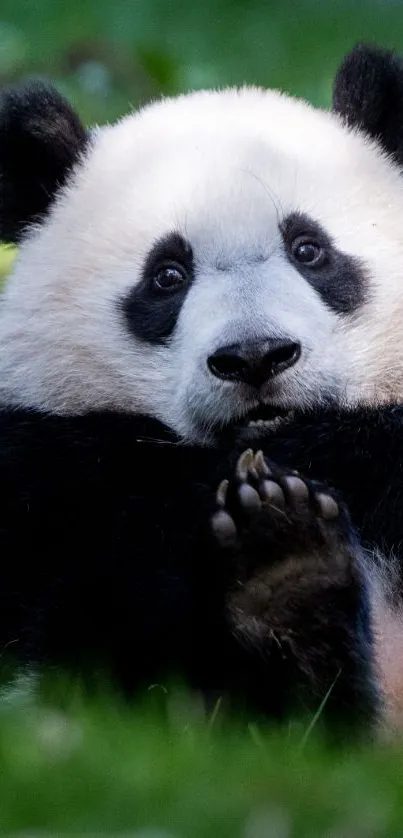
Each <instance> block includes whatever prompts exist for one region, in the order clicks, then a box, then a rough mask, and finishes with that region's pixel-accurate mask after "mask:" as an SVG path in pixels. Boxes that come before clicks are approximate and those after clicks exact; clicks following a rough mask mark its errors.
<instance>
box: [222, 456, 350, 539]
mask: <svg viewBox="0 0 403 838" xmlns="http://www.w3.org/2000/svg"><path fill="white" fill-rule="evenodd" d="M216 503H217V507H218V508H217V512H216V513H215V514H214V515H213V518H212V522H211V523H212V529H213V533H214V534H215V536H216V538H217V540H218V541H219V543H220V544H221V545H222V546H230V545H233V544H234V543H235V542H236V540H237V534H238V529H239V524H237V519H238V516H240V522H241V527H242V528H243V529H245V526H247V522H248V521H249V522H252V520H253V519H255V518H256V517H257V516H259V515H265V516H267V517H270V516H275V515H276V513H277V514H278V513H279V512H280V513H283V515H284V514H287V513H288V514H291V513H292V514H293V515H294V518H295V515H298V514H302V515H304V517H305V518H306V516H307V515H308V516H309V515H311V516H312V517H313V518H318V517H319V518H322V519H323V520H325V521H333V520H335V519H336V518H337V517H338V515H339V507H338V504H337V503H336V501H335V500H334V498H333V497H332V496H331V495H330V494H327V493H326V491H323V490H322V491H314V490H313V488H312V486H311V484H310V482H309V481H305V480H304V479H303V478H302V477H301V476H300V475H299V473H298V472H297V471H291V472H290V471H287V472H286V471H285V470H281V469H280V468H279V467H277V466H275V465H274V464H269V463H268V462H267V461H266V459H265V457H264V455H263V452H262V451H258V452H257V453H256V454H254V452H253V451H252V450H251V449H248V450H246V451H244V452H243V454H241V456H240V457H239V459H238V461H237V464H236V466H235V474H234V478H233V479H232V480H231V481H230V480H223V481H222V482H221V483H220V485H219V486H218V489H217V493H216ZM273 526H275V520H274V518H273Z"/></svg>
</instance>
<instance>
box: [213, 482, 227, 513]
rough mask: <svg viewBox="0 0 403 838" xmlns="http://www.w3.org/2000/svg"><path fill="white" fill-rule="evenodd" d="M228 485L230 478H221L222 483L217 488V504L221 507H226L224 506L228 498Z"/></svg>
mask: <svg viewBox="0 0 403 838" xmlns="http://www.w3.org/2000/svg"><path fill="white" fill-rule="evenodd" d="M228 485H229V480H221V483H220V485H219V487H218V489H217V493H216V502H217V506H219V507H220V509H224V507H225V504H226V500H227V492H228Z"/></svg>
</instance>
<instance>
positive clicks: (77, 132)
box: [0, 82, 88, 243]
mask: <svg viewBox="0 0 403 838" xmlns="http://www.w3.org/2000/svg"><path fill="white" fill-rule="evenodd" d="M87 136H88V135H87V132H86V130H85V128H84V127H83V125H82V124H81V122H80V120H79V118H78V116H77V115H76V113H75V112H74V111H73V110H72V108H71V107H70V105H69V104H68V102H66V101H65V99H64V98H63V97H62V96H60V94H59V93H58V92H57V91H56V90H55V89H54V88H53V87H52V86H51V85H48V84H45V83H43V82H31V83H30V84H28V85H26V86H21V87H13V88H8V89H5V90H3V91H1V92H0V239H1V240H2V241H6V242H13V243H18V241H19V240H20V238H21V237H22V236H23V234H24V231H25V230H26V228H27V227H28V226H29V225H30V224H31V223H32V222H34V221H38V220H40V219H41V218H42V217H43V216H44V214H45V213H46V211H47V209H48V207H49V205H50V204H51V202H52V200H53V198H54V197H55V194H56V192H57V190H58V189H59V188H60V187H61V186H62V185H63V183H64V182H65V180H66V177H67V175H68V173H69V171H70V170H71V168H72V166H73V165H74V163H75V162H76V161H77V160H78V158H79V156H80V155H81V153H82V152H83V151H84V149H85V147H86V144H87Z"/></svg>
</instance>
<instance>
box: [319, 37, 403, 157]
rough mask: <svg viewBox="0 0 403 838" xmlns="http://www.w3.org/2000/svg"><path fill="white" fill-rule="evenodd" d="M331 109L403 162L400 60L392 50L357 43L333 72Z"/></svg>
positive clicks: (402, 106)
mask: <svg viewBox="0 0 403 838" xmlns="http://www.w3.org/2000/svg"><path fill="white" fill-rule="evenodd" d="M333 110H334V111H336V113H339V114H340V115H341V116H342V117H343V118H344V119H345V121H346V122H347V124H348V125H350V126H356V127H357V128H360V129H361V130H363V131H365V132H366V133H367V134H369V135H370V136H371V137H373V138H374V139H376V140H378V141H379V142H380V143H381V145H382V146H383V148H384V149H385V151H386V152H387V153H388V154H391V155H392V156H393V157H394V158H395V160H396V161H397V162H398V163H399V164H400V165H402V164H403V132H402V124H403V64H402V61H401V59H400V58H399V57H398V56H397V55H396V54H395V53H393V52H391V51H390V50H386V49H380V48H379V47H375V46H369V45H365V44H359V45H358V46H356V47H355V49H353V50H352V51H351V52H350V53H349V54H348V55H347V56H346V58H345V59H344V61H343V62H342V64H341V66H340V69H339V71H338V73H337V75H336V78H335V82H334V87H333Z"/></svg>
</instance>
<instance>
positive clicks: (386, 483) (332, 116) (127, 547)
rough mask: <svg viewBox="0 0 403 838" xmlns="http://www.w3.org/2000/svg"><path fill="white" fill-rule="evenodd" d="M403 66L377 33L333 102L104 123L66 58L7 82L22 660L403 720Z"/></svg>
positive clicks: (0, 432)
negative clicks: (64, 68) (66, 94)
mask: <svg viewBox="0 0 403 838" xmlns="http://www.w3.org/2000/svg"><path fill="white" fill-rule="evenodd" d="M402 86H403V72H402V67H401V65H400V63H399V61H398V59H397V58H396V57H395V56H394V55H393V54H392V53H389V52H386V51H382V50H378V49H375V48H373V47H366V46H359V47H357V48H356V49H355V50H354V51H353V52H352V53H351V54H350V55H349V56H347V58H346V59H345V61H344V62H343V64H342V66H341V67H340V69H339V71H338V74H337V77H336V81H335V86H334V98H333V108H332V111H331V112H324V111H319V110H316V109H314V108H313V107H311V106H309V105H308V104H307V103H305V102H303V101H299V100H296V99H293V98H291V97H289V96H286V95H285V94H282V93H278V92H275V91H267V90H261V89H257V88H248V87H245V88H242V89H236V90H235V89H225V90H221V91H207V92H194V93H189V94H184V95H181V96H179V97H177V98H165V99H161V100H160V101H156V102H154V103H151V104H149V105H147V106H146V107H144V108H142V109H141V110H139V111H138V112H136V113H133V114H130V115H129V116H127V117H125V118H123V119H122V120H121V121H119V122H118V123H117V124H115V125H112V126H106V127H103V128H94V129H91V130H87V129H85V128H84V127H83V125H82V124H81V122H80V120H79V117H78V116H77V115H76V113H75V112H74V111H73V110H72V109H71V107H70V105H69V104H68V103H67V102H66V101H65V100H64V99H63V98H62V97H61V96H60V95H59V94H58V93H57V92H56V91H55V90H54V89H53V88H52V87H51V86H49V85H47V84H44V83H43V82H33V83H31V84H28V85H27V86H22V87H14V88H11V89H7V90H5V91H3V93H2V98H1V105H0V236H1V238H2V239H3V241H6V242H10V243H15V244H18V246H19V250H18V257H17V259H16V262H15V266H14V268H13V271H12V275H11V277H10V278H9V280H8V282H7V285H6V288H5V290H4V293H3V294H2V298H1V303H0V406H1V411H0V441H1V442H0V474H1V496H0V548H1V549H0V552H1V556H2V569H1V584H0V638H1V645H2V649H3V651H4V655H6V653H7V654H10V655H11V656H12V657H13V658H14V659H15V660H16V661H17V662H18V663H19V665H20V666H22V667H27V668H29V667H32V666H42V665H44V666H45V667H50V668H53V667H61V668H65V669H67V671H73V672H76V673H80V674H82V675H83V676H86V675H87V674H88V673H99V672H107V673H108V675H109V676H110V677H111V678H112V679H113V681H114V683H115V684H117V685H118V686H119V688H120V689H121V690H122V691H123V692H124V693H125V694H127V695H132V694H133V692H134V691H136V690H140V689H142V688H144V687H146V686H147V685H148V684H150V683H153V682H155V681H156V679H167V680H168V679H169V678H170V677H171V676H173V675H174V676H177V675H178V676H180V677H183V678H184V679H185V681H186V683H187V684H188V685H189V687H190V688H191V689H195V690H198V691H201V692H202V693H203V695H205V696H206V699H207V700H211V699H214V697H215V696H217V695H222V696H226V697H227V699H228V704H229V706H230V707H235V708H236V710H239V709H240V710H242V711H243V712H246V713H248V714H254V715H255V716H256V717H258V718H260V717H261V716H262V717H264V718H270V719H284V718H287V716H288V714H289V713H294V712H303V713H305V712H308V713H311V712H315V711H317V709H318V708H319V707H320V708H321V714H322V717H323V718H324V719H326V720H327V721H329V723H330V726H331V725H332V724H335V725H338V724H339V722H340V720H341V721H342V725H343V726H346V727H347V728H348V729H349V730H350V729H351V730H353V729H354V730H355V729H356V727H357V729H358V728H359V729H365V730H373V729H374V727H375V728H377V726H379V725H382V724H383V721H384V720H385V719H387V718H388V714H389V715H393V712H394V711H395V707H396V706H397V705H396V702H395V703H394V699H395V693H396V694H398V680H399V679H398V673H397V672H396V670H397V669H398V666H397V665H396V649H399V642H400V641H399V627H400V622H399V620H400V618H399V593H400V591H399V586H400V579H401V576H400V573H399V564H398V560H399V557H400V551H401V544H402V540H403V522H402V518H401V511H400V507H401V502H402V477H401V474H402V467H403V457H402V450H401V441H402V438H403V435H402V428H403V425H402V420H403V408H402V407H401V406H400V405H401V401H402V396H403V342H402V340H401V328H402V327H401V323H402V318H403V284H402V275H403V236H402V225H403V179H402V174H401V170H400V163H401V162H402V141H401V134H402V132H401V123H400V120H399V119H397V116H396V115H398V114H400V113H401V112H402V108H403V95H402V92H403V91H402ZM396 644H397V646H396ZM389 650H392V652H393V658H394V665H392V666H390V663H389V661H390V657H388V655H389ZM395 682H396V683H395ZM396 717H397V711H396V712H395V715H394V718H396Z"/></svg>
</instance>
